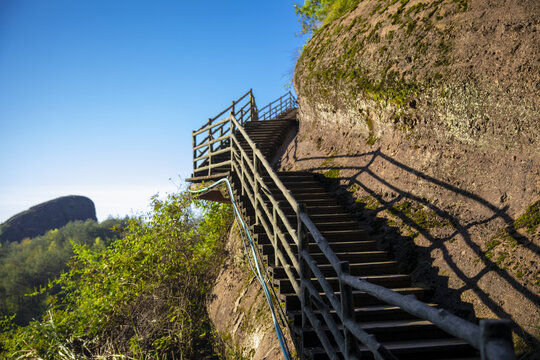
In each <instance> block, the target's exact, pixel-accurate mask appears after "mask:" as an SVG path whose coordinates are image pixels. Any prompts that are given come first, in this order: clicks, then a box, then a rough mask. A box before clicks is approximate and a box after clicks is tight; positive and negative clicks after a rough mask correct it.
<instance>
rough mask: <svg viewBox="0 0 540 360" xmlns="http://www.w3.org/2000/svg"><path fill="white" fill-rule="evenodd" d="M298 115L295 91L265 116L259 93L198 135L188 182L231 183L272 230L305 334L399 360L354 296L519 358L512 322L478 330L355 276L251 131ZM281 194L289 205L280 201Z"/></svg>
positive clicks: (350, 355)
mask: <svg viewBox="0 0 540 360" xmlns="http://www.w3.org/2000/svg"><path fill="white" fill-rule="evenodd" d="M295 108H296V99H295V98H294V96H293V95H292V94H291V93H290V92H288V93H287V94H285V95H283V96H281V97H280V98H278V99H276V100H275V101H273V102H271V103H270V104H268V105H266V106H265V107H264V108H262V109H261V110H257V106H256V104H255V98H254V96H253V92H252V90H249V91H248V92H247V93H246V94H244V95H243V96H242V97H240V98H239V99H238V100H236V101H233V102H232V105H231V106H229V107H228V108H227V109H225V110H223V111H222V112H221V113H220V114H218V115H217V116H216V117H214V118H211V119H209V120H208V122H207V123H206V124H205V125H203V126H202V127H201V128H200V129H198V130H196V131H193V177H192V179H188V180H190V181H192V182H201V181H206V180H213V179H217V178H220V177H224V176H228V177H230V178H231V179H232V182H233V184H234V185H235V188H236V190H237V191H238V193H239V194H238V195H239V196H240V197H242V198H245V199H248V202H249V203H250V205H251V208H252V212H253V220H252V225H253V226H259V227H262V228H264V231H265V233H266V236H267V237H268V239H270V242H271V244H272V247H273V249H274V255H273V256H274V259H273V263H274V264H275V265H276V266H278V265H279V266H281V267H283V269H284V271H285V273H286V275H287V277H288V279H289V280H290V282H291V285H292V287H293V289H294V293H295V294H296V295H297V296H298V298H299V299H300V304H301V314H302V328H311V329H313V330H314V331H315V333H316V334H317V337H318V338H319V341H320V343H321V344H322V346H323V348H324V351H325V352H326V354H327V356H328V357H329V358H331V359H339V358H345V359H357V358H360V350H359V346H360V344H363V346H364V347H366V348H367V349H369V351H371V353H372V354H373V357H374V358H375V359H384V360H386V359H397V358H396V357H395V356H394V355H393V354H392V353H391V352H390V351H389V350H388V349H386V348H385V347H384V346H383V345H382V344H381V343H380V342H378V341H377V339H376V338H375V336H374V335H372V334H369V333H367V332H366V331H364V329H363V328H362V327H361V326H360V325H359V324H358V322H357V321H356V320H355V316H354V303H353V301H354V297H353V289H354V290H360V291H362V292H365V293H367V294H369V295H371V296H373V297H375V298H377V299H379V300H381V301H383V302H385V303H387V304H391V305H394V306H396V307H399V308H401V309H402V310H404V311H406V312H407V313H409V314H411V315H414V316H416V317H418V318H421V319H424V320H428V321H431V322H432V323H433V324H435V325H436V326H437V327H439V328H440V329H442V330H444V331H445V332H447V333H449V334H451V335H453V336H455V337H457V338H460V339H462V340H464V341H466V342H467V343H468V344H470V345H471V346H472V347H474V348H475V349H477V350H479V352H480V356H481V359H487V360H495V359H497V360H499V359H500V360H502V359H505V360H506V359H515V355H514V351H513V344H512V336H511V330H510V321H508V320H492V319H486V320H481V321H480V324H479V325H476V324H474V323H471V322H468V321H466V320H464V319H462V318H459V317H457V316H455V315H453V314H451V313H449V312H448V311H446V310H444V309H438V308H434V307H432V306H429V305H428V304H425V303H423V302H422V301H420V300H417V299H416V298H415V297H414V295H402V294H399V293H398V292H395V291H393V290H390V289H388V288H385V287H383V286H380V285H376V284H373V283H370V282H368V281H366V280H363V279H360V278H359V277H357V276H353V275H351V274H350V271H349V263H348V262H346V261H341V260H340V259H339V258H338V256H337V255H336V254H335V253H334V251H333V250H332V249H331V247H330V245H329V243H328V241H327V240H326V239H325V237H324V236H323V235H322V234H321V232H320V231H319V229H318V228H317V226H316V225H315V224H314V222H313V221H312V220H311V219H310V217H309V216H308V214H307V213H306V210H305V206H304V205H303V204H302V203H299V202H298V201H297V200H296V199H295V198H294V197H293V196H292V195H291V193H290V192H289V190H288V189H287V188H286V187H285V185H284V184H283V183H282V181H281V180H280V179H279V177H278V176H277V174H276V172H275V171H274V169H273V168H272V167H271V165H270V164H269V163H268V161H267V159H266V158H265V156H264V155H263V153H262V152H261V151H260V150H259V149H258V148H257V146H256V145H255V143H254V142H253V141H252V140H251V139H250V136H249V135H248V133H247V132H246V130H245V129H244V127H245V125H246V124H247V123H248V122H255V121H263V120H272V119H276V118H279V117H280V116H282V115H283V114H284V113H286V112H288V111H291V110H293V109H295ZM270 189H272V192H271V191H270ZM276 189H277V190H276ZM276 191H277V194H278V195H279V198H280V199H284V200H279V201H278V200H277V199H276ZM285 207H287V208H292V209H293V212H294V215H295V219H294V221H291V220H290V219H291V217H290V216H289V217H288V216H286V214H285V212H284V211H283V209H284V208H285ZM253 222H254V223H253ZM308 236H309V237H311V238H312V239H313V240H314V241H315V243H316V244H317V246H318V248H319V249H320V250H321V252H322V253H323V254H324V256H325V258H326V259H327V261H328V262H329V263H330V264H331V267H332V268H333V271H334V272H335V274H336V276H337V279H338V282H339V296H338V295H337V294H336V292H335V291H334V290H333V287H332V286H331V284H330V283H329V281H328V280H327V278H326V277H325V276H324V275H323V272H322V271H321V270H320V268H319V267H318V264H317V262H316V261H315V260H314V259H313V257H312V256H311V254H310V251H309V246H308ZM293 247H295V248H296V249H297V251H296V252H295V251H293ZM295 274H296V275H298V276H296V275H295ZM297 278H299V279H297ZM320 288H322V290H323V292H322V293H323V294H322V295H323V296H324V298H323V296H321V293H320V291H319V290H318V289H320ZM317 313H319V314H320V315H322V316H317V315H316V314H317ZM332 313H335V314H337V317H335V316H332ZM324 328H327V329H328V330H329V332H326V331H325V330H324ZM300 342H301V339H300ZM296 346H297V350H298V353H299V355H300V357H301V358H305V357H306V354H303V345H302V344H301V343H300V344H296ZM338 354H339V355H338Z"/></svg>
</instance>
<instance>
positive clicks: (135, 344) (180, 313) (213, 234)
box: [0, 193, 232, 359]
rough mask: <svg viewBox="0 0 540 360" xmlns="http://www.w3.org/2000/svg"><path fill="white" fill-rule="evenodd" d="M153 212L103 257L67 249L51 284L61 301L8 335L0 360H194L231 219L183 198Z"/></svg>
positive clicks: (83, 248) (216, 207)
mask: <svg viewBox="0 0 540 360" xmlns="http://www.w3.org/2000/svg"><path fill="white" fill-rule="evenodd" d="M152 206H153V211H152V212H151V213H150V214H149V216H147V217H144V218H137V219H132V220H130V222H129V224H128V226H127V227H126V228H125V229H124V230H123V234H122V235H123V238H122V239H120V240H117V241H115V242H114V243H113V244H112V245H111V246H109V247H108V248H106V249H103V250H98V251H95V250H93V249H91V248H90V247H89V246H87V245H84V244H83V245H78V244H73V247H74V251H75V256H74V257H73V258H72V259H71V261H70V263H69V271H68V272H65V273H63V274H62V275H61V276H60V277H59V278H58V279H57V280H55V281H54V282H52V283H50V285H49V288H52V287H55V286H56V287H59V288H60V292H59V293H58V295H56V296H52V297H51V300H50V306H49V312H48V315H47V317H46V319H44V320H43V321H34V322H31V323H30V324H29V325H28V326H26V327H20V328H17V329H15V330H11V331H7V332H5V333H4V334H3V335H2V336H1V338H0V341H1V342H0V344H1V345H2V348H1V351H3V353H0V357H1V356H2V355H3V356H4V357H7V358H11V357H15V356H20V355H25V356H29V357H36V358H37V357H40V358H43V359H58V358H60V359H71V358H95V357H99V356H103V357H110V356H112V355H114V354H122V355H126V356H129V357H134V358H141V359H142V358H149V357H151V358H159V359H167V358H171V359H172V358H177V359H178V358H183V359H189V358H195V357H196V356H197V350H196V349H197V347H198V346H197V344H198V343H200V342H201V339H202V340H204V339H206V338H208V334H209V326H208V321H207V317H206V311H205V306H204V304H205V299H206V294H207V292H208V290H209V288H210V286H211V283H212V279H213V278H214V276H215V275H216V269H217V268H218V266H216V264H219V262H220V261H221V259H222V243H223V241H222V240H223V238H224V236H226V233H227V230H228V229H229V227H230V224H231V222H232V212H231V210H230V206H228V205H221V204H215V203H205V202H201V201H197V200H194V199H193V198H192V197H191V196H190V195H189V194H188V193H180V194H177V195H169V197H168V198H167V200H164V201H162V200H159V199H158V198H157V197H154V198H153V199H152ZM194 206H196V207H197V209H199V210H198V211H193V208H194ZM199 213H200V215H197V214H199Z"/></svg>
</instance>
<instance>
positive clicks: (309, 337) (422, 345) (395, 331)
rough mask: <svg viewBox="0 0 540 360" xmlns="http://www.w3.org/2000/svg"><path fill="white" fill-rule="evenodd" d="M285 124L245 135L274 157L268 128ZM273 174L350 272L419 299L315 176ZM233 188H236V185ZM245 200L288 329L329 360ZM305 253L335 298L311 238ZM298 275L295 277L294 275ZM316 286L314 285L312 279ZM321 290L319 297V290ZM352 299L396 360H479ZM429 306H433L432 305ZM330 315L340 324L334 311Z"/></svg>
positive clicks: (433, 330) (369, 302) (390, 309)
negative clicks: (306, 323) (304, 323)
mask: <svg viewBox="0 0 540 360" xmlns="http://www.w3.org/2000/svg"><path fill="white" fill-rule="evenodd" d="M272 123H273V124H272ZM285 126H287V125H285V124H282V123H281V122H280V121H275V122H274V121H266V122H259V123H257V122H253V123H250V124H249V127H248V126H246V132H248V133H249V134H250V137H251V138H252V140H253V141H254V142H255V143H256V145H257V147H259V144H260V146H261V149H264V151H263V153H264V154H265V156H266V157H267V159H268V158H272V157H273V156H274V155H275V154H274V153H273V152H272V149H276V148H278V147H279V146H280V145H281V144H278V143H277V142H278V141H279V140H280V139H281V138H282V137H280V136H274V137H272V139H273V143H272V144H269V140H270V138H269V135H270V134H269V133H268V129H273V130H275V131H276V133H282V132H284V131H285V130H279V129H281V128H282V127H285ZM288 126H290V125H288ZM246 151H247V149H246ZM277 175H278V176H279V178H280V179H281V181H282V182H283V184H284V185H285V186H286V187H287V189H289V191H290V192H291V194H292V196H293V197H294V198H295V199H297V200H298V201H299V202H303V203H304V204H305V205H306V209H307V213H308V215H309V216H310V218H311V219H312V220H313V222H314V223H315V225H316V226H317V228H318V229H319V230H320V231H321V233H322V235H323V236H324V237H325V238H326V239H327V240H328V242H329V243H330V247H331V248H332V250H333V251H334V252H335V253H336V255H337V256H338V257H339V259H341V260H343V261H348V262H349V264H350V270H351V274H353V275H355V276H358V277H360V278H362V279H364V280H367V281H369V282H371V283H374V284H378V285H381V286H385V287H387V288H390V289H392V290H394V291H396V292H398V293H400V294H407V295H409V294H410V295H413V296H415V297H416V298H418V299H420V300H422V299H423V298H424V289H423V288H420V287H415V286H413V285H412V284H411V278H410V276H409V275H406V274H400V273H399V272H398V268H399V267H398V263H397V262H396V261H393V260H392V259H390V258H389V257H388V254H387V252H385V251H380V250H378V249H377V244H376V242H375V241H373V240H369V236H368V233H367V231H365V230H362V229H360V228H359V224H358V222H357V221H356V220H355V219H353V218H352V217H351V216H350V215H349V214H347V212H346V211H345V210H344V209H343V208H342V207H341V206H339V205H338V204H337V201H336V199H335V198H334V197H333V196H332V195H331V194H330V193H328V192H327V191H326V190H325V188H324V186H323V185H322V184H321V183H320V182H319V181H318V180H317V176H316V175H315V174H313V173H309V172H278V173H277ZM263 179H269V177H268V176H266V177H263ZM235 188H238V187H237V186H235ZM269 190H270V191H271V192H273V195H274V197H275V198H276V199H282V198H283V196H282V195H281V196H280V194H279V192H278V191H277V189H275V188H272V187H269ZM246 200H247V199H242V200H241V206H242V209H243V212H244V215H245V217H246V219H247V220H248V222H249V223H250V225H251V227H252V230H253V234H254V238H255V239H256V242H257V244H258V246H259V249H260V251H261V254H263V256H264V260H265V261H266V262H267V264H268V270H269V272H270V274H271V276H272V278H273V281H274V285H275V286H277V287H278V290H279V296H280V298H281V300H282V301H284V302H285V311H286V314H287V316H288V317H289V320H290V323H291V325H292V326H291V329H292V331H293V334H294V335H295V337H296V338H298V339H301V343H302V344H303V347H304V348H303V349H302V352H303V354H304V356H306V357H307V358H312V359H328V357H327V355H326V352H325V351H324V349H322V348H321V344H320V343H319V341H318V338H317V335H316V334H315V333H314V331H313V329H311V328H310V327H302V321H301V318H302V316H301V311H300V299H299V298H298V296H297V295H296V294H295V291H294V289H293V286H292V284H291V281H290V280H289V279H288V277H287V275H286V274H285V271H284V269H283V267H281V266H277V265H276V264H275V256H274V248H273V246H272V244H271V242H270V239H269V238H268V235H267V234H266V232H265V230H264V229H263V228H262V226H260V225H259V226H257V225H254V224H255V219H254V215H255V214H254V210H253V208H252V207H251V205H250V204H249V201H246ZM282 210H283V211H284V212H285V213H286V214H289V215H290V216H288V217H289V218H290V222H291V224H292V225H293V226H296V225H297V224H296V215H293V214H294V209H292V208H291V207H287V206H285V207H284V208H282ZM290 245H291V248H292V249H293V251H295V252H296V251H297V246H296V245H295V244H294V243H293V242H292V239H291V242H290ZM309 250H310V252H312V257H313V258H314V259H315V260H316V261H317V263H318V265H319V268H320V269H321V270H322V271H323V273H324V275H325V276H326V277H327V280H328V281H329V282H330V284H331V286H332V288H333V290H334V291H335V292H336V294H338V295H339V282H338V279H337V277H336V274H335V271H334V270H333V269H332V267H331V265H330V264H329V263H328V260H327V259H326V257H325V256H324V254H322V253H321V252H320V250H319V248H318V246H317V244H316V243H315V241H314V240H313V239H310V241H309ZM296 276H297V278H298V274H296ZM314 280H315V279H314ZM314 283H316V282H315V281H314ZM319 290H320V291H321V294H322V289H321V288H320V287H319ZM353 298H354V304H355V308H354V310H355V318H356V320H357V321H358V322H359V323H360V324H361V326H362V327H363V328H364V329H365V330H366V331H367V332H368V333H371V334H374V335H375V336H376V338H377V340H379V341H380V342H382V344H383V345H385V346H386V347H387V348H388V349H389V350H391V351H392V353H393V354H394V355H395V356H397V357H398V358H399V359H475V358H478V357H477V356H476V350H474V349H473V348H472V347H471V346H470V345H468V344H467V342H465V341H464V340H461V339H456V338H455V337H452V336H450V335H448V334H447V333H445V332H444V331H442V330H440V329H439V328H438V327H436V326H435V325H434V324H433V323H431V322H429V321H426V320H421V319H418V318H415V317H414V316H412V315H410V314H408V313H407V312H405V311H403V310H401V309H400V308H398V307H395V306H391V305H387V304H384V303H382V302H381V301H379V300H377V299H376V298H374V297H372V296H369V295H367V294H366V293H363V292H360V291H355V292H353ZM430 306H436V305H435V304H430ZM318 316H320V314H318ZM333 316H334V317H335V318H336V320H339V318H338V317H337V315H336V314H335V312H334V313H333ZM329 338H331V334H329ZM360 350H361V356H362V358H363V359H364V358H366V359H370V358H372V357H371V352H369V351H368V350H367V349H366V348H362V347H360Z"/></svg>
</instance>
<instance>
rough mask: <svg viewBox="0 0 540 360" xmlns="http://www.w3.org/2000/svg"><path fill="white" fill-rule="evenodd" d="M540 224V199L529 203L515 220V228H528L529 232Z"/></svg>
mask: <svg viewBox="0 0 540 360" xmlns="http://www.w3.org/2000/svg"><path fill="white" fill-rule="evenodd" d="M539 224H540V200H538V201H537V202H535V203H533V204H531V205H529V207H527V209H526V210H525V213H524V214H523V215H521V216H519V217H518V218H517V219H516V221H514V229H516V230H518V229H523V228H524V229H526V231H527V232H528V233H533V232H534V231H535V230H536V228H537V227H538V225H539Z"/></svg>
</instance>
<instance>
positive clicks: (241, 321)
mask: <svg viewBox="0 0 540 360" xmlns="http://www.w3.org/2000/svg"><path fill="white" fill-rule="evenodd" d="M225 250H226V252H227V256H226V259H225V262H224V263H223V265H222V266H221V268H220V270H219V275H218V277H217V280H216V283H215V284H214V286H213V289H212V293H211V294H210V301H209V303H208V305H207V309H208V314H209V317H210V320H211V322H212V324H213V326H214V331H215V333H216V335H217V337H218V339H219V340H220V343H221V352H222V355H223V357H224V358H226V359H253V360H265V359H267V360H269V359H280V358H282V357H283V355H282V354H281V349H280V346H279V343H278V340H277V336H276V333H275V330H274V325H273V322H272V316H271V314H270V310H269V308H268V304H267V302H266V298H265V296H264V293H263V291H262V287H261V285H260V284H259V282H258V281H257V279H256V278H255V276H254V274H253V272H252V271H251V268H250V266H249V263H248V259H247V257H246V255H245V251H244V246H243V245H242V239H241V238H240V236H239V233H238V228H237V226H236V225H235V226H233V227H232V229H231V233H230V236H229V239H228V241H227V243H226V245H225ZM278 312H279V310H278ZM282 329H283V331H284V332H285V336H286V337H287V338H288V342H289V346H290V348H291V349H294V347H293V346H292V342H291V340H290V337H289V336H288V334H289V332H288V329H287V326H284V327H283V328H282Z"/></svg>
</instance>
